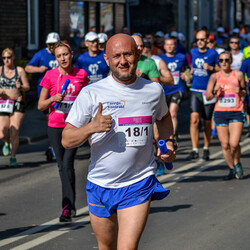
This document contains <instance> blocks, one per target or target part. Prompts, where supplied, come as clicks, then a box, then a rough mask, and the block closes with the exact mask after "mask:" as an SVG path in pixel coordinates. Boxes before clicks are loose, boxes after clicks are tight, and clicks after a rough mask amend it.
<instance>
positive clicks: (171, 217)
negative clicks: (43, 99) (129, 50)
mask: <svg viewBox="0 0 250 250" xmlns="http://www.w3.org/2000/svg"><path fill="white" fill-rule="evenodd" d="M183 110H184V112H183ZM182 112H183V113H182ZM182 112H181V114H182V116H181V118H180V119H182V122H181V124H180V140H179V149H178V156H177V160H176V161H175V163H174V169H173V170H172V171H170V172H167V174H165V175H163V176H161V177H159V180H160V181H161V182H162V183H163V185H164V186H165V187H167V188H169V189H170V190H171V192H170V195H169V196H168V197H167V198H166V199H164V200H162V201H157V202H153V203H152V206H151V210H150V215H149V219H148V223H147V225H146V229H145V231H144V233H143V236H142V238H141V241H140V246H139V249H141V250H145V249H146V250H152V249H156V250H158V249H159V250H161V249H162V250H163V249H249V246H250V239H249V235H250V226H249V218H250V192H249V186H250V185H249V176H250V168H249V152H250V139H246V138H245V137H244V136H243V137H242V142H241V145H242V164H243V167H244V175H245V178H244V179H243V180H232V181H224V180H223V177H224V176H226V175H227V174H228V170H227V167H226V164H225V162H224V160H223V157H222V154H221V150H220V145H219V142H218V140H217V139H213V140H212V145H211V160H210V161H208V162H204V161H202V160H198V161H195V162H186V161H185V160H184V159H185V157H186V155H187V153H188V152H189V150H190V146H191V143H190V139H189V133H188V122H189V121H188V120H187V119H186V118H187V114H186V113H185V108H183V109H182ZM244 133H245V132H244ZM46 146H47V140H43V141H38V142H36V143H33V144H29V145H22V146H20V150H19V154H18V156H17V157H18V163H19V164H18V167H16V168H10V167H8V166H7V165H8V161H9V159H8V158H6V157H3V156H0V190H1V191H0V222H1V223H0V249H31V248H33V249H86V250H90V249H97V248H98V247H97V242H96V239H95V237H94V234H93V231H92V229H91V226H90V223H89V217H88V208H87V207H86V196H85V183H86V175H87V166H88V162H89V155H88V153H89V148H88V147H81V148H79V150H78V154H77V157H76V161H75V169H76V177H77V204H76V206H77V210H78V212H77V217H76V218H74V220H73V222H72V223H70V224H66V225H62V224H59V223H58V217H59V215H60V213H61V206H60V202H61V187H60V181H59V176H58V171H57V166H56V162H52V163H48V162H47V161H46V158H45V156H44V149H45V148H46ZM200 146H201V147H202V141H201V144H200ZM201 154H202V150H200V155H201ZM117 164H119V163H117Z"/></svg>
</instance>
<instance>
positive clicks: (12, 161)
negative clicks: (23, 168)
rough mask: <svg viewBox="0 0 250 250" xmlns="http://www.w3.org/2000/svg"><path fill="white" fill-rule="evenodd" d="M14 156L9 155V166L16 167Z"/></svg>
mask: <svg viewBox="0 0 250 250" xmlns="http://www.w3.org/2000/svg"><path fill="white" fill-rule="evenodd" d="M16 166H17V163H16V157H10V167H16Z"/></svg>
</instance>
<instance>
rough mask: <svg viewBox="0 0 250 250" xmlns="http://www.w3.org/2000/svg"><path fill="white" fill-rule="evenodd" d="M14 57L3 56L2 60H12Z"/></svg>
mask: <svg viewBox="0 0 250 250" xmlns="http://www.w3.org/2000/svg"><path fill="white" fill-rule="evenodd" d="M11 57H12V56H3V57H2V59H3V60H5V59H11Z"/></svg>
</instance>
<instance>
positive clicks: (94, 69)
mask: <svg viewBox="0 0 250 250" xmlns="http://www.w3.org/2000/svg"><path fill="white" fill-rule="evenodd" d="M98 69H99V66H98V65H97V64H96V63H95V64H90V65H89V71H90V72H91V74H92V75H96V73H97V71H98Z"/></svg>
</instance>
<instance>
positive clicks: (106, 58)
mask: <svg viewBox="0 0 250 250" xmlns="http://www.w3.org/2000/svg"><path fill="white" fill-rule="evenodd" d="M104 59H105V61H106V63H107V65H108V66H109V59H108V56H107V54H106V53H105V54H104Z"/></svg>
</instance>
